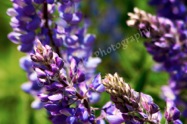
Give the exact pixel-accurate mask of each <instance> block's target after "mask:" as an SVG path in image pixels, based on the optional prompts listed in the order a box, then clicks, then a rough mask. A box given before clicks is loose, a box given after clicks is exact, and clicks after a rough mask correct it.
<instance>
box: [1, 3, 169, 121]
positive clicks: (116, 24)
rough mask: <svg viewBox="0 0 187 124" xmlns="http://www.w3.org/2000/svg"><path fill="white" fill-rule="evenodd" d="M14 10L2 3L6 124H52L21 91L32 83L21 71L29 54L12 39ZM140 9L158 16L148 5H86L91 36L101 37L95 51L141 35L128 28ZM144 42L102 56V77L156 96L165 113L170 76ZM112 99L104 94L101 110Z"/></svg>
mask: <svg viewBox="0 0 187 124" xmlns="http://www.w3.org/2000/svg"><path fill="white" fill-rule="evenodd" d="M11 6H12V5H11V2H10V1H9V0H1V1H0V10H1V12H0V124H50V122H49V121H48V119H47V114H46V112H45V110H44V109H43V110H33V109H32V108H31V107H30V104H31V102H32V100H33V98H32V97H31V96H30V95H28V94H26V93H24V92H23V91H22V90H21V84H22V83H23V82H26V81H27V78H26V74H25V72H24V71H23V70H22V69H21V68H20V67H19V59H20V57H22V56H24V54H23V53H21V52H19V51H18V50H17V45H15V44H13V43H11V42H10V41H9V40H8V39H7V34H8V33H9V32H11V28H10V26H9V21H10V18H9V17H8V16H7V14H6V10H7V9H8V8H10V7H11ZM134 7H138V8H141V9H143V10H146V11H147V12H150V13H153V14H154V13H155V10H154V8H153V7H150V6H149V5H148V1H147V0H82V4H81V9H82V11H83V13H84V15H85V17H86V18H87V17H88V18H89V19H90V20H89V21H90V28H89V32H90V33H94V34H96V36H97V40H96V43H95V46H94V51H95V52H96V51H98V50H99V49H101V50H105V51H107V49H108V47H110V46H111V44H113V45H115V44H117V43H118V42H122V41H123V40H125V39H126V38H128V37H130V36H133V35H134V34H136V33H137V31H136V30H134V29H132V28H129V27H127V25H126V20H127V19H128V16H127V13H128V12H132V11H133V8H134ZM143 43H144V41H143V39H141V38H140V39H139V40H138V42H136V41H132V42H129V43H128V44H126V45H127V47H126V48H125V49H123V48H122V47H120V48H119V49H117V50H115V51H112V52H110V53H109V54H107V55H104V56H102V55H101V54H100V55H99V57H101V59H102V63H101V64H100V65H99V67H98V69H97V72H100V73H101V74H102V76H103V77H104V75H105V74H107V73H112V74H113V73H115V72H118V74H119V75H120V76H122V77H124V79H125V81H126V82H128V83H129V84H130V85H131V86H132V87H133V88H134V89H135V90H137V91H142V92H144V93H147V94H150V95H151V96H152V97H153V98H154V101H155V102H156V103H157V104H158V105H159V106H160V107H161V109H162V110H163V109H164V106H165V102H164V101H163V100H162V99H161V97H160V96H161V89H160V88H161V86H162V85H166V84H167V80H168V75H167V74H166V73H164V72H159V73H157V72H153V71H152V67H153V65H154V62H153V60H152V58H151V56H150V55H149V54H148V53H147V52H146V49H145V48H144V45H143ZM108 100H109V96H108V95H107V94H103V95H102V97H101V100H100V102H99V103H98V104H97V105H96V106H98V107H101V106H102V105H103V104H104V103H106V101H108Z"/></svg>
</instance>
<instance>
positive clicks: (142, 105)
mask: <svg viewBox="0 0 187 124" xmlns="http://www.w3.org/2000/svg"><path fill="white" fill-rule="evenodd" d="M102 83H103V85H104V86H105V89H106V91H107V92H108V93H109V94H110V96H111V100H112V101H113V102H114V104H115V106H116V108H118V109H119V110H120V112H121V113H122V117H123V118H124V122H125V123H127V124H128V123H129V124H130V123H135V124H143V123H145V122H149V123H153V124H157V123H159V122H160V119H161V118H160V112H159V107H158V105H156V104H155V103H154V102H153V99H152V97H151V96H149V95H146V94H143V93H138V92H136V91H134V90H133V89H132V88H131V87H130V86H129V85H128V84H127V83H125V82H124V81H123V78H121V77H119V76H118V75H117V74H116V73H115V74H114V75H111V74H108V75H106V77H105V78H104V79H103V81H102Z"/></svg>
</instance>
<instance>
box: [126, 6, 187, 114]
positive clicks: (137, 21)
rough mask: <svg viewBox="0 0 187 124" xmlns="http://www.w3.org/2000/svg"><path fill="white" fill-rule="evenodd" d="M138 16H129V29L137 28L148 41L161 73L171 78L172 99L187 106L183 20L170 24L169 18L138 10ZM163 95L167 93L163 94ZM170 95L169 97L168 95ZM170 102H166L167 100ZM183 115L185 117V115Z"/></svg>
mask: <svg viewBox="0 0 187 124" xmlns="http://www.w3.org/2000/svg"><path fill="white" fill-rule="evenodd" d="M134 12H135V14H133V13H130V14H129V16H130V17H131V19H130V20H129V21H128V22H127V24H128V25H129V26H134V27H136V28H138V29H139V30H140V31H141V32H142V35H143V36H144V37H145V38H147V39H149V42H146V43H145V46H146V48H147V51H148V52H149V53H150V54H151V55H152V56H153V59H154V60H155V61H156V62H158V63H159V64H160V66H161V68H162V70H164V71H166V72H168V73H169V75H170V80H169V87H170V89H171V90H172V92H173V93H174V95H175V99H172V100H173V102H174V103H175V104H176V106H177V107H179V106H181V105H182V106H184V107H183V108H182V110H183V111H184V112H185V111H186V107H185V106H186V105H187V104H186V102H185V98H184V97H183V96H184V92H185V90H186V88H187V83H186V79H187V73H186V59H185V58H186V56H187V54H186V43H185V42H186V37H185V36H186V31H187V28H186V27H185V24H184V22H183V21H174V22H173V21H171V20H170V19H167V18H163V17H157V16H153V15H151V14H148V13H146V12H144V11H142V10H139V9H137V8H135V10H134ZM164 93H166V92H165V91H164ZM166 96H167V95H166ZM166 101H167V100H166ZM183 116H186V115H185V114H183Z"/></svg>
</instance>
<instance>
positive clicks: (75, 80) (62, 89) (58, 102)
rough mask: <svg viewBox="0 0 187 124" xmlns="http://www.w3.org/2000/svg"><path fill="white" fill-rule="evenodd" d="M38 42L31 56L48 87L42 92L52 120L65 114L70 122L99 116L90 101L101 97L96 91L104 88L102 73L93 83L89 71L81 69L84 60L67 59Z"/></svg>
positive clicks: (91, 121)
mask: <svg viewBox="0 0 187 124" xmlns="http://www.w3.org/2000/svg"><path fill="white" fill-rule="evenodd" d="M37 42H38V44H37V45H36V49H35V52H34V53H32V54H31V59H32V61H33V62H34V65H33V66H34V70H35V72H36V73H37V77H38V80H39V82H40V83H41V84H43V85H44V87H43V89H44V91H41V93H40V94H39V95H38V96H39V98H40V99H41V101H42V102H43V105H44V107H45V108H46V109H47V110H48V111H49V113H50V119H51V120H52V122H53V123H54V124H58V123H60V122H58V121H57V120H58V117H61V116H62V118H65V120H66V123H78V122H82V123H83V122H84V123H94V121H96V120H95V116H94V115H93V114H92V112H93V110H92V108H91V107H90V103H91V102H95V101H97V100H95V99H97V98H98V97H99V96H98V95H96V96H95V95H93V94H94V93H99V92H102V91H104V90H103V89H104V87H102V84H101V77H100V75H97V76H96V77H95V78H94V79H93V81H92V82H93V84H92V82H90V81H91V80H90V78H85V76H84V75H85V74H86V73H84V71H82V70H81V68H82V66H81V64H82V63H79V61H80V60H79V59H78V58H73V57H72V58H71V59H70V61H65V60H63V59H62V58H61V57H59V55H58V54H57V53H55V52H54V51H53V50H52V48H51V47H50V46H48V45H45V46H43V45H42V44H41V43H40V42H39V41H37ZM79 65H80V66H79ZM95 84H97V85H96V87H93V86H95ZM99 84H100V85H99ZM98 85H99V88H98ZM91 88H92V89H91ZM72 105H74V106H75V107H72ZM54 120H55V121H54ZM56 121H57V122H56Z"/></svg>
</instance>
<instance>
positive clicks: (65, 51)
mask: <svg viewBox="0 0 187 124" xmlns="http://www.w3.org/2000/svg"><path fill="white" fill-rule="evenodd" d="M79 1H80V0H73V1H72V0H61V1H54V0H22V1H18V0H13V1H12V2H13V8H12V9H9V10H8V12H7V13H8V15H10V16H12V19H11V26H12V28H13V32H12V33H10V34H9V36H8V37H9V39H10V40H12V42H14V43H16V44H20V46H19V50H20V51H22V52H26V53H28V54H31V59H30V57H25V58H22V59H21V60H20V66H21V67H22V68H23V69H24V70H25V71H26V72H27V75H28V79H29V81H28V82H27V83H24V84H23V85H22V89H23V90H24V91H25V92H27V93H29V94H31V95H32V96H33V97H34V98H35V101H34V102H33V103H32V105H31V106H32V107H33V108H36V109H39V108H41V107H45V108H46V109H47V111H48V112H49V113H50V117H49V118H50V119H51V121H52V122H53V123H54V124H59V123H80V122H82V123H83V122H84V123H94V121H95V116H94V115H93V113H92V111H93V110H92V109H91V107H90V103H95V102H97V101H98V99H99V97H100V95H99V94H100V93H101V92H102V91H103V88H102V84H101V85H99V82H98V81H101V77H100V76H99V75H98V76H96V77H95V75H94V73H95V68H96V67H97V65H98V64H99V63H100V62H101V60H100V58H97V57H96V58H95V57H92V45H93V42H94V40H95V36H94V35H92V34H88V33H87V28H88V24H87V23H84V25H83V26H82V27H80V22H81V21H83V18H82V14H81V12H79V11H78V5H79ZM56 12H58V13H56ZM54 17H55V18H54ZM49 45H51V47H50V46H49ZM34 46H35V47H36V49H34ZM94 77H95V78H94ZM92 83H93V84H94V85H93V84H92ZM95 84H96V85H95ZM93 86H94V87H93ZM60 101H63V102H60ZM60 103H61V104H60ZM70 105H75V107H72V106H70ZM98 121H99V120H98ZM96 122H97V121H96ZM101 122H102V121H101ZM98 123H100V122H98Z"/></svg>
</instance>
